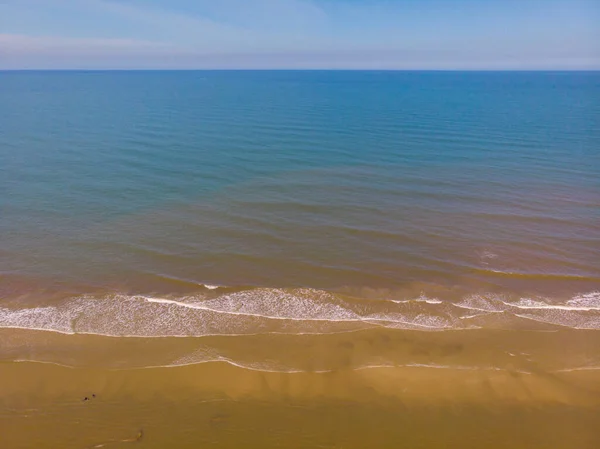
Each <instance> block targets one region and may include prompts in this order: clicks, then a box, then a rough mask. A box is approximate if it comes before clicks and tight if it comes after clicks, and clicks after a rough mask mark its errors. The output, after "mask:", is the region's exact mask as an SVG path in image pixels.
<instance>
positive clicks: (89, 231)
mask: <svg viewBox="0 0 600 449" xmlns="http://www.w3.org/2000/svg"><path fill="white" fill-rule="evenodd" d="M599 99H600V76H599V75H598V73H597V72H587V73H577V72H573V73H558V72H554V73H546V72H539V73H493V72H490V73H458V72H456V73H452V72H448V73H431V72H429V73H419V72H0V117H1V118H0V131H1V132H0V160H1V164H0V175H1V186H2V195H1V199H0V201H1V206H2V213H1V214H0V263H1V264H0V343H1V344H0V370H1V374H2V378H3V380H4V381H3V382H1V383H0V384H3V385H4V386H3V387H1V386H0V407H1V410H0V417H1V418H2V419H1V420H0V421H1V422H0V426H4V428H0V434H2V435H9V438H10V439H9V440H8V441H9V443H8V444H9V446H8V447H10V448H12V447H15V448H16V447H34V446H35V447H58V446H60V447H74V448H80V447H81V448H83V447H100V446H98V445H102V444H105V445H108V446H107V447H110V446H111V445H114V446H115V447H118V446H121V445H125V446H126V445H128V444H133V443H136V444H137V443H143V444H144V445H147V446H148V447H167V446H166V445H167V443H166V442H167V441H170V443H169V444H170V446H169V447H197V446H198V445H203V446H202V447H204V446H209V447H239V446H240V445H244V446H245V447H332V448H333V447H398V445H399V444H403V443H405V444H407V445H409V446H410V447H427V448H433V447H461V448H464V447H474V448H475V447H483V446H486V447H508V446H510V447H523V448H525V447H527V448H530V447H536V448H543V447H565V448H567V447H568V448H588V447H589V448H592V447H597V446H598V445H600V442H599V436H598V435H599V433H598V432H597V431H596V430H595V428H596V426H595V425H592V423H593V422H595V420H596V418H594V417H597V416H598V411H599V408H598V407H599V406H600V405H599V404H600V399H599V394H600V387H599V385H600V370H599V368H600V334H599V332H600V263H599V258H598V254H600V185H599V184H598V179H600V133H599V131H598V130H599V128H598V126H597V123H598V120H599V119H600V106H599V105H600V101H598V100H599ZM92 393H93V394H97V396H98V397H97V398H93V399H94V400H92V398H91V397H90V395H91V394H92ZM85 397H88V401H83V399H82V398H85ZM96 399H98V400H96ZM214 401H217V402H214ZM215 404H217V405H215ZM395 417H398V419H395ZM473 423H477V424H476V425H474V424H473ZM74 428H76V429H75V430H74ZM253 428H254V429H262V431H258V432H256V431H253V430H252V429H253ZM431 428H435V429H437V431H436V432H431V431H430V429H431ZM140 429H143V438H142V439H139V441H137V439H138V438H137V435H138V432H139V431H140ZM544 429H546V430H544ZM547 429H554V430H552V431H548V430H547ZM128 440H133V441H128ZM44 445H45V446H44Z"/></svg>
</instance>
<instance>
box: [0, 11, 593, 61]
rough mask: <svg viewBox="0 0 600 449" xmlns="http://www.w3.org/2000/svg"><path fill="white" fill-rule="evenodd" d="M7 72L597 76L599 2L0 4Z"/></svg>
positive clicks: (1, 55)
mask: <svg viewBox="0 0 600 449" xmlns="http://www.w3.org/2000/svg"><path fill="white" fill-rule="evenodd" d="M0 69H384V70H385V69H412V70H415V69H416V70H424V69H432V70H495V69H501V70H547V69H551V70H582V69H583V70H598V69H600V0H0Z"/></svg>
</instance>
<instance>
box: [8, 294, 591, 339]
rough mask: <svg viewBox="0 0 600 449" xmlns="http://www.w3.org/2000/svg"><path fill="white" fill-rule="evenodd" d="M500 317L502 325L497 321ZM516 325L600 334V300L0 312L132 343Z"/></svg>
mask: <svg viewBox="0 0 600 449" xmlns="http://www.w3.org/2000/svg"><path fill="white" fill-rule="evenodd" d="M461 309H462V310H461ZM496 314H501V315H502V316H501V318H494V315H496ZM488 316H489V317H488ZM511 317H513V318H512V319H511ZM518 318H522V319H527V320H533V321H537V322H542V323H547V324H553V325H559V326H566V327H572V328H577V329H600V293H598V292H590V293H585V294H580V295H577V296H574V297H573V298H571V299H570V300H568V301H563V302H556V301H554V302H550V301H549V300H548V299H541V298H536V299H531V298H521V299H518V300H515V301H510V300H509V299H508V298H506V297H503V296H498V295H492V294H487V295H471V296H468V297H465V298H464V299H463V300H461V301H458V302H455V303H450V302H444V301H442V300H440V299H437V298H427V297H425V296H421V297H419V298H415V299H409V300H392V301H360V300H358V299H356V300H354V301H350V302H348V301H347V300H344V299H342V298H341V297H340V296H337V295H335V294H332V293H328V292H324V291H320V290H314V289H267V288H261V289H250V290H243V291H239V292H234V293H224V294H221V295H217V296H215V297H212V298H208V299H207V297H206V296H205V295H201V294H200V295H196V296H187V297H179V298H170V297H156V296H152V297H151V296H142V295H123V294H115V295H110V296H105V297H92V296H81V297H75V298H72V299H70V300H66V301H64V302H62V303H59V304H56V305H52V306H45V307H33V308H21V309H18V308H8V307H0V327H4V328H21V329H35V330H47V331H54V332H61V333H65V334H74V333H81V334H99V335H106V336H129V337H170V336H173V337H175V336H177V337H184V336H207V335H251V334H259V333H286V334H321V333H338V332H348V331H354V330H360V329H364V328H368V327H372V326H379V327H387V328H394V329H416V330H432V331H444V330H454V329H471V328H478V327H484V328H485V327H486V326H488V325H491V327H495V328H497V327H507V328H510V326H511V323H513V322H516V321H515V319H518ZM473 319H475V320H476V321H472V320H473ZM520 327H521V328H522V323H521V326H520Z"/></svg>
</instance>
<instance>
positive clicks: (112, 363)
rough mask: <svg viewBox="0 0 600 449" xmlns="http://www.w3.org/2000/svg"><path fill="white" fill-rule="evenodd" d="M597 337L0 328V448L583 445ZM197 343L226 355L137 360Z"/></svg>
mask: <svg viewBox="0 0 600 449" xmlns="http://www.w3.org/2000/svg"><path fill="white" fill-rule="evenodd" d="M478 332H479V333H478ZM596 334H597V331H575V330H565V331H562V332H548V331H544V332H531V331H528V332H515V331H511V332H508V331H497V330H496V331H494V330H487V331H483V330H481V331H462V332H461V331H449V332H431V333H426V332H418V331H406V330H389V329H386V330H366V331H359V332H348V333H341V334H332V335H287V336H282V335H256V336H244V337H223V336H220V337H205V338H171V339H169V338H140V339H136V338H111V337H101V336H93V335H64V334H57V333H49V332H40V331H25V330H15V329H4V330H2V331H1V332H0V339H1V340H2V342H3V345H2V348H3V353H2V362H1V363H0V377H1V379H2V382H0V435H2V448H10V449H13V448H15V449H18V448H32V447H35V448H58V447H60V448H73V449H85V448H94V447H97V448H99V447H108V448H111V447H115V448H121V447H124V448H125V447H129V446H130V445H131V446H133V445H139V446H140V447H147V448H199V447H214V448H238V447H250V448H276V447H285V448H319V447H321V448H398V447H410V448H440V449H441V448H473V449H475V448H482V447H486V448H508V447H510V448H523V449H531V448H565V449H567V448H568V449H588V448H589V449H592V448H597V447H599V445H600V432H599V431H598V429H599V428H600V370H598V369H593V366H591V365H590V366H588V367H587V368H586V369H583V367H582V363H583V362H584V361H586V360H587V361H588V362H589V361H590V360H597V358H598V355H599V354H600V347H599V346H600V339H598V338H597V335H596ZM199 346H203V347H211V348H213V352H212V353H211V357H212V358H213V359H214V358H215V357H221V360H220V361H214V360H213V361H209V360H208V359H207V360H206V361H205V362H204V363H198V362H197V361H196V362H193V361H191V362H190V363H191V364H189V365H181V364H179V365H178V366H168V367H166V366H165V367H145V368H144V367H143V366H149V365H150V364H151V363H152V362H153V361H154V362H160V361H162V362H163V363H164V362H165V361H166V355H167V354H170V356H171V358H172V360H171V361H172V363H175V359H176V358H177V353H182V354H183V353H188V354H194V353H196V354H197V348H198V347H199ZM26 347H27V348H29V352H27V351H25V349H24V348H26ZM11 348H12V349H11ZM194 348H196V352H194ZM18 357H21V358H22V359H29V360H28V361H16V360H18ZM36 359H37V360H44V362H43V363H42V362H38V361H33V360H36ZM251 360H254V361H256V360H260V361H262V362H263V363H264V364H268V363H270V366H271V367H279V371H275V370H271V371H269V370H267V369H266V368H259V367H258V366H256V365H255V366H252V365H251V364H250V361H251ZM377 361H380V362H381V363H382V364H385V365H386V366H379V367H378V366H377V364H376V362H377ZM59 364H62V365H59ZM234 364H235V365H234ZM244 364H246V365H247V366H246V367H244V366H243V365H244ZM310 364H312V366H313V368H312V369H311V368H310ZM66 365H69V366H66ZM236 365H238V366H236ZM567 366H568V368H567ZM285 367H287V368H286V369H287V372H286V371H284V368H285ZM290 367H292V368H296V369H295V371H294V372H290V371H291V370H290ZM316 368H321V369H323V371H319V370H317V369H316Z"/></svg>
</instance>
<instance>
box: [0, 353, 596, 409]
mask: <svg viewBox="0 0 600 449" xmlns="http://www.w3.org/2000/svg"><path fill="white" fill-rule="evenodd" d="M11 363H40V364H45V365H54V366H60V367H62V368H69V369H74V368H77V367H76V366H74V365H70V364H67V363H59V362H50V361H46V360H36V359H16V360H12V361H11ZM210 363H224V364H227V365H231V366H235V367H237V368H241V369H245V370H249V371H258V372H261V373H282V374H308V373H310V374H325V373H333V372H336V371H338V370H336V369H323V370H312V371H308V370H300V369H293V368H286V367H283V366H280V367H276V366H270V365H266V364H264V363H241V362H238V361H235V360H232V359H229V358H227V357H221V356H219V357H217V358H213V359H205V360H197V361H175V362H173V363H171V364H168V365H152V366H143V367H135V368H113V369H111V370H112V371H131V370H147V369H161V368H180V367H185V366H195V365H204V364H210ZM403 368H424V369H435V370H457V371H506V372H517V373H519V374H532V373H531V372H530V371H524V370H516V369H507V368H501V367H496V366H475V365H441V364H435V363H405V364H392V363H390V364H372V365H371V364H367V365H361V366H355V367H351V368H347V370H348V371H364V370H371V369H403ZM595 369H599V368H598V367H589V368H588V367H582V368H573V369H560V370H556V371H554V372H557V373H558V372H570V371H582V370H595ZM212 401H219V400H218V399H217V400H211V401H207V402H212Z"/></svg>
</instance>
